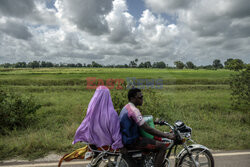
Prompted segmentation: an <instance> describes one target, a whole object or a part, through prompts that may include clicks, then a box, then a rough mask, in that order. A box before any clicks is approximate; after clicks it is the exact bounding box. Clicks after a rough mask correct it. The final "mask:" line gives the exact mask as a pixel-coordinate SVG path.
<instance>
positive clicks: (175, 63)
mask: <svg viewBox="0 0 250 167" xmlns="http://www.w3.org/2000/svg"><path fill="white" fill-rule="evenodd" d="M174 65H175V66H176V68H177V69H183V68H184V67H185V64H184V63H183V62H181V61H175V62H174Z"/></svg>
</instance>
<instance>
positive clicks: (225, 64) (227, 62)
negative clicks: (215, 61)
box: [224, 58, 233, 68]
mask: <svg viewBox="0 0 250 167" xmlns="http://www.w3.org/2000/svg"><path fill="white" fill-rule="evenodd" d="M232 60H233V59H232V58H229V59H227V60H226V61H225V62H224V66H225V68H226V67H227V66H228V65H229V63H230V62H231V61H232Z"/></svg>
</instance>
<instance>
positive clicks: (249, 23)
mask: <svg viewBox="0 0 250 167" xmlns="http://www.w3.org/2000/svg"><path fill="white" fill-rule="evenodd" d="M135 58H137V59H138V60H139V62H145V61H151V62H155V61H164V62H165V63H166V64H169V65H173V62H174V61H177V60H180V61H183V62H186V61H192V62H194V63H195V64H196V65H207V64H212V62H213V60H214V59H220V60H221V61H222V62H224V61H225V60H226V59H228V58H240V59H242V60H243V61H244V62H246V63H250V1H249V0H0V64H2V63H7V62H9V63H15V62H18V61H26V62H29V61H34V60H38V61H51V62H54V63H78V62H79V63H91V62H92V61H96V62H98V63H101V64H105V65H108V64H125V63H126V64H128V63H129V61H131V60H134V59H135Z"/></svg>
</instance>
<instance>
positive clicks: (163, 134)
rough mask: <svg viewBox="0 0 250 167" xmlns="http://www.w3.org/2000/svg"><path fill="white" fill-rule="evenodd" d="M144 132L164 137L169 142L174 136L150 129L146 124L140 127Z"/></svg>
mask: <svg viewBox="0 0 250 167" xmlns="http://www.w3.org/2000/svg"><path fill="white" fill-rule="evenodd" d="M140 128H142V129H143V130H144V131H145V132H147V133H149V134H151V135H153V136H158V137H165V138H168V139H171V140H174V139H175V135H174V134H173V133H163V132H161V131H159V130H157V129H154V128H152V127H150V126H149V125H148V124H147V123H146V122H145V123H144V124H142V125H141V126H140Z"/></svg>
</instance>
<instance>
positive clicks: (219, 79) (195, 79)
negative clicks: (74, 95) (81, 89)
mask: <svg viewBox="0 0 250 167" xmlns="http://www.w3.org/2000/svg"><path fill="white" fill-rule="evenodd" d="M233 73H235V72H232V71H229V70H169V69H130V68H129V69H119V68H118V69H117V68H48V69H43V68H41V69H12V70H10V71H8V70H6V71H1V72H0V84H1V85H38V86H43V85H44V86H49V85H84V84H85V85H86V78H87V77H96V78H97V79H104V80H106V79H108V78H115V79H118V78H119V79H124V80H126V79H127V78H129V77H135V78H137V79H138V78H147V79H152V78H155V79H156V78H157V79H162V80H163V81H164V84H166V85H169V84H225V83H228V78H229V76H230V74H233Z"/></svg>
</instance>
